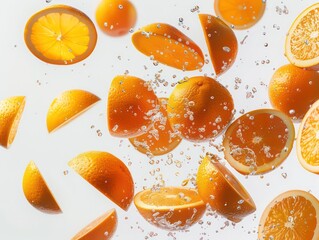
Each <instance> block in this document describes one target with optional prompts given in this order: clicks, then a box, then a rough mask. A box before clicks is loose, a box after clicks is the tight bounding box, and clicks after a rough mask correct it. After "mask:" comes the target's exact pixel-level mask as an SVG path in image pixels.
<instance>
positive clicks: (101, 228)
mask: <svg viewBox="0 0 319 240" xmlns="http://www.w3.org/2000/svg"><path fill="white" fill-rule="evenodd" d="M116 228H117V214H116V211H115V209H112V210H110V211H107V212H106V213H104V214H103V215H102V216H100V217H99V218H97V219H96V220H94V221H93V222H91V223H90V224H89V225H87V226H86V227H85V228H83V229H82V230H81V231H80V232H79V233H78V234H76V235H75V236H74V237H73V238H72V240H102V239H103V240H108V239H111V238H112V236H113V235H114V233H115V230H116Z"/></svg>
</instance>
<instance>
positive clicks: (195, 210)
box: [134, 187, 206, 230]
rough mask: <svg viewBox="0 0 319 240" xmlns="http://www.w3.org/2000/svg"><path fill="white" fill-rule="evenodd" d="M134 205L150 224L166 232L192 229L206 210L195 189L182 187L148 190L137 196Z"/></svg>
mask: <svg viewBox="0 0 319 240" xmlns="http://www.w3.org/2000/svg"><path fill="white" fill-rule="evenodd" d="M134 204H135V206H136V208H137V210H138V211H139V213H140V214H141V215H142V217H143V218H145V219H146V220H147V221H148V222H149V223H151V224H153V225H155V226H157V227H160V228H163V229H166V230H182V229H186V228H188V227H190V226H191V225H193V224H194V223H196V222H197V221H198V220H199V219H200V218H201V217H202V216H203V214H204V212H205V209H206V206H205V204H204V202H203V201H202V200H201V199H200V197H199V195H198V193H197V192H196V191H195V190H194V189H187V188H180V187H163V188H160V189H146V190H144V191H142V192H139V193H138V194H136V195H135V197H134Z"/></svg>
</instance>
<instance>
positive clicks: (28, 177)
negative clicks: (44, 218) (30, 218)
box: [22, 161, 62, 213]
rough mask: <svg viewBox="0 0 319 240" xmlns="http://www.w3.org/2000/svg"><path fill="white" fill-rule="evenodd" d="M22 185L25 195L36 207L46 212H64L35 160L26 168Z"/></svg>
mask: <svg viewBox="0 0 319 240" xmlns="http://www.w3.org/2000/svg"><path fill="white" fill-rule="evenodd" d="M22 187H23V192H24V196H25V197H26V199H27V200H28V202H29V203H30V204H31V205H32V206H33V207H35V208H36V209H38V210H40V211H42V212H45V213H61V212H62V211H61V209H60V207H59V205H58V203H57V202H56V200H55V199H54V197H53V195H52V193H51V191H50V189H49V188H48V186H47V184H46V182H45V180H44V178H43V177H42V175H41V173H40V171H39V169H38V168H37V166H36V165H35V163H34V162H33V161H31V162H30V163H29V164H28V166H27V167H26V169H25V172H24V175H23V181H22Z"/></svg>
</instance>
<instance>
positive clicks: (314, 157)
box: [297, 101, 319, 174]
mask: <svg viewBox="0 0 319 240" xmlns="http://www.w3.org/2000/svg"><path fill="white" fill-rule="evenodd" d="M297 156H298V160H299V162H300V163H301V165H302V166H303V167H304V168H305V169H306V170H308V171H310V172H313V173H317V174H319V101H317V102H315V103H314V104H313V105H312V107H311V108H310V109H309V111H308V112H307V113H306V115H305V117H304V119H303V120H302V122H301V124H300V126H299V131H298V137H297Z"/></svg>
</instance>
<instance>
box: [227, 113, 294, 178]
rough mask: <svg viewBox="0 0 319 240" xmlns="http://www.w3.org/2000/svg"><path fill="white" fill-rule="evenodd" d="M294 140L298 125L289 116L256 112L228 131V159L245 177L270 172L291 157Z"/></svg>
mask: <svg viewBox="0 0 319 240" xmlns="http://www.w3.org/2000/svg"><path fill="white" fill-rule="evenodd" d="M294 138H295V129H294V125H293V123H292V121H291V119H290V118H289V117H288V116H287V115H285V114H284V113H282V112H280V111H278V110H274V109H260V110H255V111H252V112H249V113H246V114H244V115H242V116H241V117H239V118H238V119H237V120H235V121H234V122H233V123H232V124H231V125H230V126H229V128H228V129H227V131H226V133H225V138H224V140H223V145H224V148H225V149H224V153H225V158H226V159H227V161H228V162H229V164H230V165H231V166H232V167H234V168H235V169H236V170H237V171H238V172H240V173H242V174H262V173H266V172H269V171H271V170H273V169H275V168H276V167H277V166H279V165H280V164H281V163H282V162H283V161H284V160H285V159H286V158H287V157H288V155H289V153H290V152H291V149H292V146H293V142H294Z"/></svg>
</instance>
